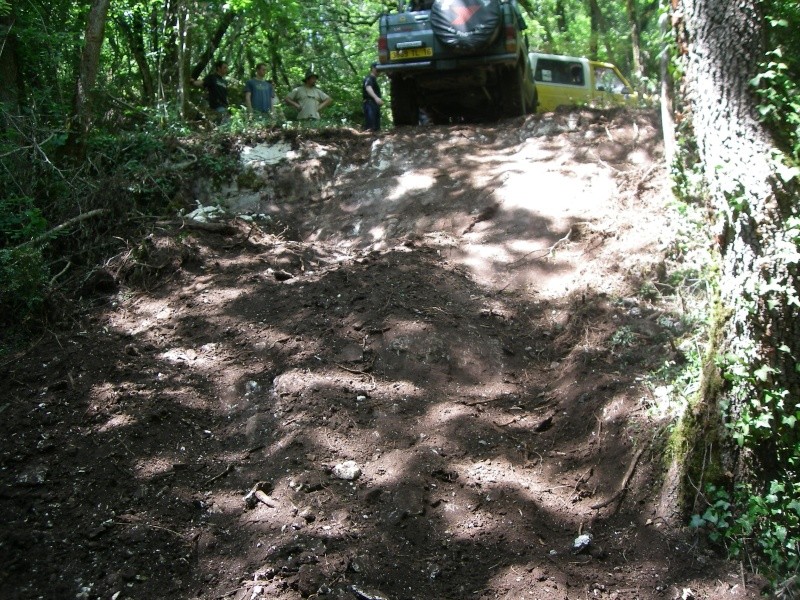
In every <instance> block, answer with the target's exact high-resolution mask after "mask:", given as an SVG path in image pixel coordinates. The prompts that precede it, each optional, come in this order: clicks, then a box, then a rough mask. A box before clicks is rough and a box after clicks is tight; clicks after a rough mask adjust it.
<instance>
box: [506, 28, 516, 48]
mask: <svg viewBox="0 0 800 600" xmlns="http://www.w3.org/2000/svg"><path fill="white" fill-rule="evenodd" d="M506 52H509V53H516V52H517V30H516V28H515V27H514V26H513V25H506Z"/></svg>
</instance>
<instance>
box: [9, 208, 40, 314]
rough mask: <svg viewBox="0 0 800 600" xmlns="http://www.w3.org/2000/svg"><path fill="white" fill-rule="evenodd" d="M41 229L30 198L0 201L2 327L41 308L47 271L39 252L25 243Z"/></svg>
mask: <svg viewBox="0 0 800 600" xmlns="http://www.w3.org/2000/svg"><path fill="white" fill-rule="evenodd" d="M45 227H46V222H45V220H44V218H43V217H42V215H41V213H40V212H39V210H38V209H37V208H36V207H35V206H34V205H33V200H32V199H31V198H24V197H23V198H8V199H5V200H0V311H2V314H3V321H5V322H6V324H7V323H12V322H17V323H19V322H21V321H24V320H25V319H26V318H27V317H28V316H30V314H31V313H33V312H35V311H36V310H37V309H38V308H39V307H40V306H41V303H42V300H43V297H44V290H45V286H46V285H47V280H48V270H47V267H46V265H45V263H44V259H43V257H42V251H41V249H40V248H39V247H37V246H34V245H25V242H27V241H30V240H32V239H34V238H36V237H37V236H39V235H41V234H42V233H43V232H44V231H45Z"/></svg>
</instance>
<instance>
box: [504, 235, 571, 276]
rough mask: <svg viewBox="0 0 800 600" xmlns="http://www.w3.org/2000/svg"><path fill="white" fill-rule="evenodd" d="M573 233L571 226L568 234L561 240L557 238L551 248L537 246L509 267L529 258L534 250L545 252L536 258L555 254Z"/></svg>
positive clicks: (509, 264)
mask: <svg viewBox="0 0 800 600" xmlns="http://www.w3.org/2000/svg"><path fill="white" fill-rule="evenodd" d="M571 235H572V228H571V227H570V230H569V231H568V232H567V235H565V236H564V237H562V238H561V239H560V240H556V242H555V243H554V244H553V245H552V246H550V247H549V248H537V249H536V250H531V251H530V252H528V253H527V254H524V255H523V256H521V257H520V258H518V259H517V260H515V261H514V262H510V263H508V265H507V267H513V266H514V265H516V264H517V263H521V262H522V261H523V260H525V259H526V258H528V257H529V256H530V255H531V254H533V253H534V252H544V254H542V255H541V256H537V257H536V258H544V257H545V256H553V254H554V253H555V251H556V248H558V247H559V246H560V245H561V244H564V243H566V242H568V241H569V237H570V236H571Z"/></svg>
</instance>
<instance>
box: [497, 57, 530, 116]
mask: <svg viewBox="0 0 800 600" xmlns="http://www.w3.org/2000/svg"><path fill="white" fill-rule="evenodd" d="M500 77H501V81H500V85H499V86H498V89H499V90H500V98H499V102H498V104H499V105H500V106H501V107H502V116H503V117H524V116H525V108H526V106H525V105H526V102H525V88H524V83H523V72H522V65H521V64H518V65H517V66H516V67H512V68H509V69H506V70H504V71H503V72H502V73H501V75H500Z"/></svg>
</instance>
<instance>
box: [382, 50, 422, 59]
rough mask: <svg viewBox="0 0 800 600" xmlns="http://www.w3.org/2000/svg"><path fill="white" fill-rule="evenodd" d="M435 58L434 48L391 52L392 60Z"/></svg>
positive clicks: (390, 57)
mask: <svg viewBox="0 0 800 600" xmlns="http://www.w3.org/2000/svg"><path fill="white" fill-rule="evenodd" d="M429 56H433V48H405V49H404V50H392V51H391V52H389V59H390V60H403V59H404V58H427V57H429Z"/></svg>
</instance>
